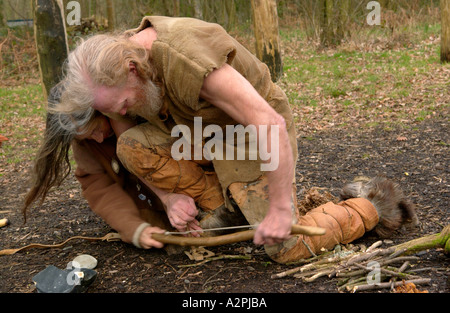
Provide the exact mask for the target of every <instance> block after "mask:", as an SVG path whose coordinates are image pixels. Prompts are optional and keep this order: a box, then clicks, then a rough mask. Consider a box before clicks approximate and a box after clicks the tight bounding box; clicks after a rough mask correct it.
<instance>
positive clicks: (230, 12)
mask: <svg viewBox="0 0 450 313" xmlns="http://www.w3.org/2000/svg"><path fill="white" fill-rule="evenodd" d="M225 10H226V13H227V16H228V23H227V29H228V30H230V29H232V28H233V27H234V26H235V25H236V4H235V3H234V0H225Z"/></svg>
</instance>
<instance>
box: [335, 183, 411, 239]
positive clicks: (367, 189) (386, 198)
mask: <svg viewBox="0 0 450 313" xmlns="http://www.w3.org/2000/svg"><path fill="white" fill-rule="evenodd" d="M340 197H341V200H347V199H350V198H365V199H367V200H369V201H370V202H371V203H372V204H373V205H374V206H375V208H376V210H377V212H378V216H379V218H380V221H379V223H378V225H377V226H376V227H375V229H374V230H375V232H376V233H377V234H378V235H379V236H380V237H383V238H386V237H389V236H390V235H392V233H393V232H394V231H395V230H397V229H399V228H400V227H401V226H402V224H405V223H411V224H412V225H414V226H415V225H417V224H418V219H417V215H416V212H415V206H414V204H413V203H411V202H410V201H409V200H408V199H407V198H406V197H405V195H404V194H403V191H402V190H401V188H400V186H399V185H398V184H396V183H394V182H392V181H390V180H388V179H387V178H384V177H381V176H377V177H374V178H372V179H361V180H358V181H354V182H351V183H349V184H347V185H345V186H344V188H342V191H341V194H340Z"/></svg>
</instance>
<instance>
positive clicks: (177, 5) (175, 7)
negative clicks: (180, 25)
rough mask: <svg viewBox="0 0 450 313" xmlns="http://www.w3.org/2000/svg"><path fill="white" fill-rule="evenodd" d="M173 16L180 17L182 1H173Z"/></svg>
mask: <svg viewBox="0 0 450 313" xmlns="http://www.w3.org/2000/svg"><path fill="white" fill-rule="evenodd" d="M173 16H180V0H173Z"/></svg>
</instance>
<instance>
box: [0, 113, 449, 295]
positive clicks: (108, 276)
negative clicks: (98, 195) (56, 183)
mask: <svg viewBox="0 0 450 313" xmlns="http://www.w3.org/2000/svg"><path fill="white" fill-rule="evenodd" d="M298 140H299V160H298V163H297V183H298V190H299V194H298V198H299V199H302V191H304V190H305V189H308V188H310V187H313V186H315V187H322V188H326V190H328V191H329V192H331V194H333V195H337V194H338V191H339V188H341V187H342V186H343V184H344V183H347V182H349V181H351V180H352V179H353V177H355V176H358V175H365V176H373V175H375V174H384V175H386V176H388V177H389V178H392V179H393V180H395V181H397V182H398V183H400V185H401V186H402V187H403V189H404V191H405V193H406V194H408V195H409V196H410V197H411V199H412V201H413V202H414V203H415V204H416V205H417V214H418V216H419V219H420V227H418V228H417V229H415V230H413V231H405V230H402V231H399V232H398V233H397V234H396V235H395V236H394V237H393V238H391V240H392V242H389V241H388V242H387V243H385V244H384V247H387V246H390V245H393V244H398V243H402V242H405V241H408V240H411V239H414V238H417V237H420V236H424V235H427V234H433V233H437V232H440V231H441V230H442V228H443V227H444V226H445V225H448V224H450V214H449V209H450V208H449V201H450V199H449V183H450V182H449V143H450V138H449V125H448V120H447V119H446V118H445V117H444V118H436V119H433V120H427V121H424V122H421V123H420V124H408V125H403V126H402V127H392V126H391V127H383V126H379V127H374V128H370V129H360V130H359V129H339V128H335V129H331V130H324V131H317V132H314V133H313V135H311V133H309V134H308V135H305V134H302V133H299V135H298ZM23 168H24V167H23V164H22V165H21V166H19V165H15V166H10V168H8V169H4V170H3V172H2V173H3V175H2V176H0V186H1V189H0V211H1V212H2V214H1V216H0V217H8V218H9V219H10V221H11V225H9V226H7V227H3V228H0V249H6V248H19V247H22V246H24V245H27V244H30V243H45V244H54V243H60V242H62V241H64V240H65V239H67V238H69V237H71V236H75V235H81V236H93V237H96V236H103V235H105V234H107V233H108V232H110V231H112V230H111V229H110V228H109V227H108V226H107V225H106V224H105V223H104V222H103V221H102V220H101V219H100V218H99V217H97V216H95V215H94V214H93V213H92V212H91V211H90V209H89V207H88V206H87V203H86V201H85V200H84V199H83V198H82V197H81V196H80V190H79V186H78V184H77V182H76V181H75V180H74V179H73V177H70V178H69V179H68V180H66V182H65V183H64V185H63V186H62V187H61V188H59V189H58V190H54V191H53V192H51V194H50V195H49V196H48V198H47V201H46V202H45V203H44V204H43V205H42V206H40V207H37V208H34V209H33V210H32V211H31V212H30V213H29V216H28V222H27V223H26V224H25V225H24V224H23V218H22V216H21V213H20V205H21V201H22V197H23V195H24V193H25V192H26V188H27V179H28V178H29V173H28V172H27V171H24V170H23ZM376 240H378V238H377V237H376V236H375V235H373V234H370V233H369V234H366V235H365V236H364V237H363V238H361V239H359V240H358V241H356V242H354V243H355V244H365V245H370V244H372V243H373V242H375V241H376ZM208 250H210V251H212V252H214V253H215V256H223V257H224V258H222V259H219V260H214V261H210V262H206V263H204V264H201V265H198V264H197V265H196V266H192V267H183V266H186V265H189V264H195V263H196V262H195V261H191V260H189V259H188V257H187V256H186V255H185V254H184V253H182V254H178V255H171V256H169V255H168V254H167V253H166V252H165V251H164V250H140V249H137V248H135V247H133V246H131V245H128V244H125V243H122V242H100V241H98V242H88V241H83V240H75V241H71V242H70V243H68V244H67V245H66V246H65V247H64V248H62V249H46V250H41V249H30V250H26V251H23V252H19V253H17V254H15V255H8V256H1V257H0V292H1V293H36V292H37V291H36V287H35V286H34V283H33V282H32V277H33V276H34V275H36V274H37V273H39V272H40V271H42V270H44V269H45V268H46V267H47V266H49V265H54V266H56V267H58V268H61V269H64V268H66V266H67V264H68V263H69V262H70V261H71V260H72V259H73V258H74V257H76V256H77V255H80V254H90V255H92V256H94V257H95V258H97V260H98V265H97V267H96V269H95V270H96V271H97V272H98V276H97V278H96V280H95V281H94V283H93V284H92V285H91V286H90V287H89V289H88V291H87V292H88V293H150V292H156V293H204V292H205V293H206V292H209V293H336V292H337V285H336V282H337V281H336V279H335V278H328V277H321V278H319V279H317V280H316V281H314V282H311V283H306V282H303V281H302V280H301V279H297V278H293V277H285V278H282V279H271V275H272V274H275V273H279V272H282V271H285V270H287V269H289V268H291V267H294V266H295V265H280V264H276V263H274V262H273V261H271V260H270V259H269V258H268V257H267V256H266V255H265V253H264V250H263V249H262V248H261V247H256V246H254V245H253V244H252V243H251V242H243V243H237V244H231V245H227V246H220V247H211V248H208ZM228 255H233V256H237V257H244V256H245V255H249V257H248V258H237V259H231V258H225V256H228ZM417 255H418V256H419V258H420V260H419V261H418V262H417V264H415V266H416V267H418V268H426V267H430V268H431V269H430V270H428V271H425V272H422V273H421V276H422V277H424V278H431V283H430V284H429V285H423V286H420V289H421V290H428V291H429V292H430V293H443V292H449V291H450V277H449V274H450V258H449V257H446V256H445V255H444V254H443V251H442V250H439V249H438V250H428V251H424V252H420V253H418V254H417ZM375 292H381V293H389V292H390V291H389V289H383V290H380V291H375Z"/></svg>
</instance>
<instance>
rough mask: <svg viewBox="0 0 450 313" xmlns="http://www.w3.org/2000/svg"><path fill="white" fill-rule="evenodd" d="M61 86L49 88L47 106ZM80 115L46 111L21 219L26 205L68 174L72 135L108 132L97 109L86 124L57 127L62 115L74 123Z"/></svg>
mask: <svg viewBox="0 0 450 313" xmlns="http://www.w3.org/2000/svg"><path fill="white" fill-rule="evenodd" d="M63 90H64V86H63V84H58V85H57V86H55V87H54V88H52V90H51V91H50V95H49V101H48V105H49V108H52V107H53V106H54V105H56V104H58V103H59V100H60V98H61V94H62V92H63ZM80 118H81V117H80V116H77V115H76V114H53V113H47V118H46V128H45V132H44V138H43V141H42V144H41V147H40V148H39V150H38V152H37V155H36V158H35V161H34V167H33V171H32V182H31V189H30V191H29V192H28V194H27V195H26V197H25V203H24V206H23V208H22V212H23V215H24V217H25V221H26V211H27V209H28V207H29V206H30V205H31V204H32V203H33V202H34V201H35V200H37V199H40V200H41V202H43V201H44V199H45V197H46V196H47V193H48V191H49V190H50V189H51V188H52V187H53V186H59V185H60V184H61V183H62V181H63V180H64V179H65V178H66V177H67V175H69V173H70V170H71V166H70V159H69V150H70V146H71V144H72V141H73V140H74V139H76V140H84V139H93V140H96V141H97V142H102V141H103V140H104V139H105V138H106V137H109V136H110V135H112V130H111V126H110V124H109V120H108V118H106V117H105V116H103V115H102V114H100V113H98V112H96V113H94V115H93V117H92V118H91V119H90V120H89V121H88V122H87V123H86V125H84V126H83V127H81V126H77V127H76V130H75V131H72V130H68V129H65V128H63V127H61V120H62V119H65V120H66V121H71V122H72V123H73V125H78V123H77V121H79V119H80Z"/></svg>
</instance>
